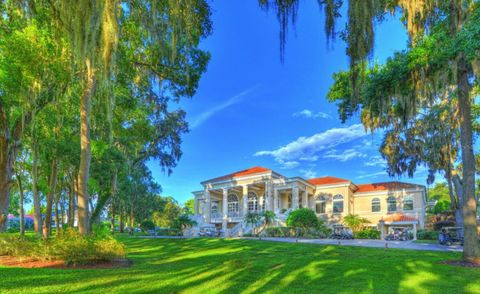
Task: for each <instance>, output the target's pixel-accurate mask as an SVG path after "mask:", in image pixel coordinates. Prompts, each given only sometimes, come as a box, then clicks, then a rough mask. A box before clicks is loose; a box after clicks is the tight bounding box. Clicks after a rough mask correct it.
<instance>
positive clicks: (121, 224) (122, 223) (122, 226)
mask: <svg viewBox="0 0 480 294" xmlns="http://www.w3.org/2000/svg"><path fill="white" fill-rule="evenodd" d="M124 230H125V222H124V213H123V209H122V207H120V233H123V232H124Z"/></svg>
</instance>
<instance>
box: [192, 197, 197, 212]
mask: <svg viewBox="0 0 480 294" xmlns="http://www.w3.org/2000/svg"><path fill="white" fill-rule="evenodd" d="M193 215H198V198H197V197H195V198H193Z"/></svg>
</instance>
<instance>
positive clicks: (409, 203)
mask: <svg viewBox="0 0 480 294" xmlns="http://www.w3.org/2000/svg"><path fill="white" fill-rule="evenodd" d="M403 210H413V197H412V196H405V198H404V199H403Z"/></svg>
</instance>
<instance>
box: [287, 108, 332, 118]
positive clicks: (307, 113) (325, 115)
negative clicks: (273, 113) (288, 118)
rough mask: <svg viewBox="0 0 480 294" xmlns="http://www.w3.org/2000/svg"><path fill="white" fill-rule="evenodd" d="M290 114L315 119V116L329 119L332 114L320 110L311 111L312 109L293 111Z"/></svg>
mask: <svg viewBox="0 0 480 294" xmlns="http://www.w3.org/2000/svg"><path fill="white" fill-rule="evenodd" d="M292 116H293V117H304V118H313V119H317V118H325V119H331V118H332V116H331V115H330V114H328V113H325V112H321V111H319V112H313V111H311V110H308V109H304V110H302V111H299V112H295V113H294V114H293V115H292Z"/></svg>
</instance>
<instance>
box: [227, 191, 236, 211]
mask: <svg viewBox="0 0 480 294" xmlns="http://www.w3.org/2000/svg"><path fill="white" fill-rule="evenodd" d="M236 213H238V197H237V195H235V194H230V195H228V215H229V216H233V215H235V214H236Z"/></svg>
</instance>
